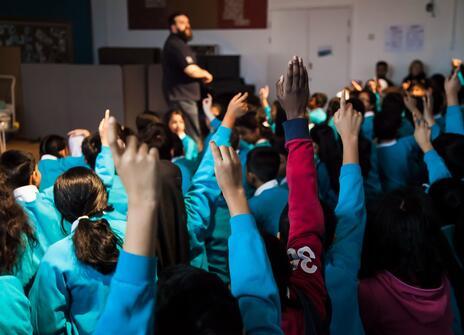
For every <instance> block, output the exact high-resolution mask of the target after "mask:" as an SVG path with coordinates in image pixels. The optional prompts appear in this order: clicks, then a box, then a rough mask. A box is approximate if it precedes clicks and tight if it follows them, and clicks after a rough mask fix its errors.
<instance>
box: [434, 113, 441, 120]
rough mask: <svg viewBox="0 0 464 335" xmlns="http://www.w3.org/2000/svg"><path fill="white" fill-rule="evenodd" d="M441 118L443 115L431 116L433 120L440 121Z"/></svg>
mask: <svg viewBox="0 0 464 335" xmlns="http://www.w3.org/2000/svg"><path fill="white" fill-rule="evenodd" d="M442 117H443V115H441V114H436V115H434V116H433V118H434V119H435V120H438V119H441V118H442Z"/></svg>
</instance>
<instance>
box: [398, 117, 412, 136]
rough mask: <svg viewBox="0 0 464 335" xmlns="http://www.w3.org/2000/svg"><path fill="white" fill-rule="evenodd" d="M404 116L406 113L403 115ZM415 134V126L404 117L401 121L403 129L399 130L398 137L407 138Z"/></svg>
mask: <svg viewBox="0 0 464 335" xmlns="http://www.w3.org/2000/svg"><path fill="white" fill-rule="evenodd" d="M403 115H404V113H403ZM412 134H414V126H413V125H412V124H411V122H410V121H409V120H408V119H407V118H406V117H405V116H403V119H402V121H401V127H400V129H398V137H400V138H401V137H406V136H410V135H412Z"/></svg>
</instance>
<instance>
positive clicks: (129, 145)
mask: <svg viewBox="0 0 464 335" xmlns="http://www.w3.org/2000/svg"><path fill="white" fill-rule="evenodd" d="M136 153H137V137H135V136H129V137H128V138H127V140H126V150H124V154H125V155H127V156H129V157H130V158H132V157H133V156H135V155H136Z"/></svg>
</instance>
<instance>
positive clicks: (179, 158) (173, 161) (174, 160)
mask: <svg viewBox="0 0 464 335" xmlns="http://www.w3.org/2000/svg"><path fill="white" fill-rule="evenodd" d="M182 158H185V155H182V156H177V157H173V158H172V159H171V163H175V162H177V161H178V160H181V159H182Z"/></svg>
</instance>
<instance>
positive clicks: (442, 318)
mask: <svg viewBox="0 0 464 335" xmlns="http://www.w3.org/2000/svg"><path fill="white" fill-rule="evenodd" d="M450 294H451V293H450V286H449V283H448V279H446V278H444V279H443V281H442V284H441V285H440V287H438V288H434V289H421V288H417V287H413V286H410V285H408V284H406V283H404V282H402V281H401V280H399V279H398V278H396V277H395V276H394V275H392V274H391V273H390V272H382V273H379V274H377V275H376V276H375V277H373V278H368V279H363V280H361V282H360V284H359V308H360V312H361V318H362V320H363V323H364V329H365V330H366V334H379V335H380V334H381V335H384V334H385V335H387V334H388V335H393V334H395V335H396V334H398V335H400V334H401V335H402V334H407V335H416V334H417V335H436V334H440V335H448V334H449V335H452V334H453V331H452V323H453V313H452V311H451V303H450Z"/></svg>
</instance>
